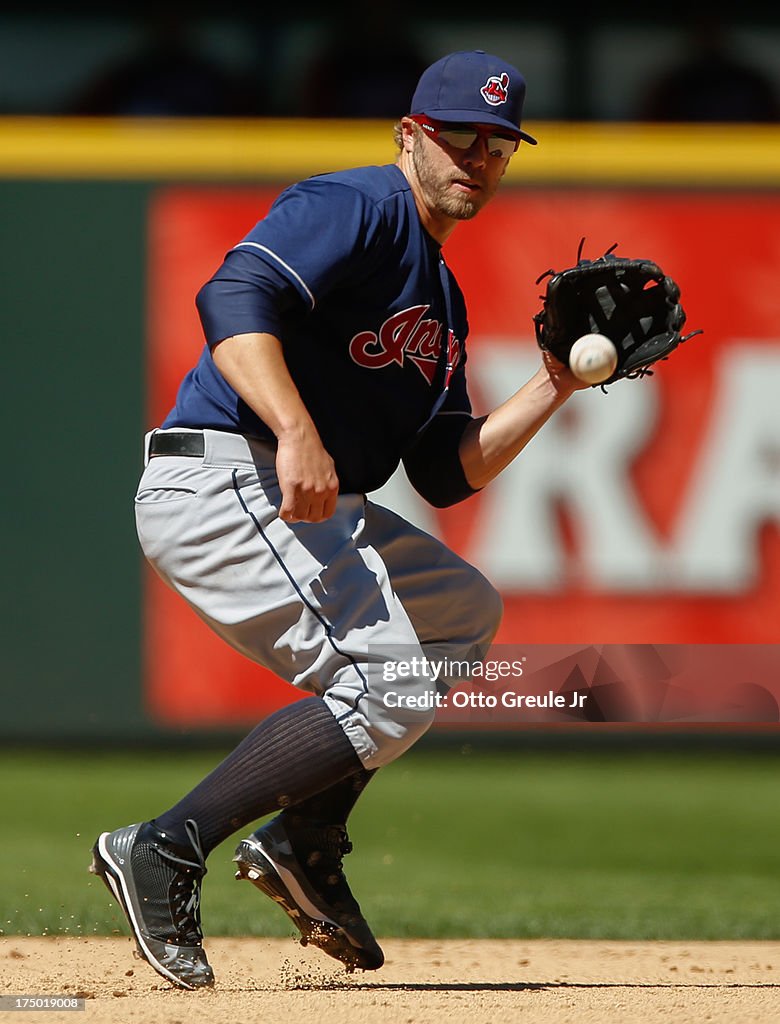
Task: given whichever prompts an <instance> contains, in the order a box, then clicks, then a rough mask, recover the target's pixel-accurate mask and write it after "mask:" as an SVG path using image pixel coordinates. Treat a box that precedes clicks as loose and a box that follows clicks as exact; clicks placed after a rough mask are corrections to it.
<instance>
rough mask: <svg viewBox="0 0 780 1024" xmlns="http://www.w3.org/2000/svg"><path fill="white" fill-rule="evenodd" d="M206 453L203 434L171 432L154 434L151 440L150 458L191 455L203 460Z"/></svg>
mask: <svg viewBox="0 0 780 1024" xmlns="http://www.w3.org/2000/svg"><path fill="white" fill-rule="evenodd" d="M205 452H206V441H205V439H204V437H203V434H199V433H189V432H184V431H182V432H181V433H177V432H176V431H169V432H168V433H166V434H152V436H151V439H150V440H149V458H150V459H151V458H154V456H155V455H191V456H194V457H199V458H202V457H203V455H204V454H205Z"/></svg>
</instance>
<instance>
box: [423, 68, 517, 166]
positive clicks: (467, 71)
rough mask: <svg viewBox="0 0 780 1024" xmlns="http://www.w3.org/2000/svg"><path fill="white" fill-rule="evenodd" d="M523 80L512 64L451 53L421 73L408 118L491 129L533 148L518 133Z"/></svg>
mask: <svg viewBox="0 0 780 1024" xmlns="http://www.w3.org/2000/svg"><path fill="white" fill-rule="evenodd" d="M524 99H525V79H524V78H523V76H522V75H521V74H520V72H519V71H518V70H517V68H515V67H512V65H511V64H507V62H506V61H505V60H502V59H501V58H500V57H494V56H493V54H490V53H485V51H484V50H460V51H458V52H457V53H450V54H449V55H448V56H446V57H442V58H441V60H437V61H436V63H435V64H431V66H430V67H429V68H427V69H426V70H425V71H423V73H422V75H421V76H420V80H419V82H418V83H417V88H416V89H415V92H414V96H412V109H411V110H410V111H409V113H410V114H427V115H428V117H431V118H433V119H434V120H436V121H465V122H469V123H472V124H494V125H496V126H498V127H500V128H506V129H508V130H509V131H511V132H514V133H515V134H516V135H519V136H520V137H521V138H522V139H525V141H526V142H530V143H531V144H532V145H533V146H535V145H536V139H535V138H534V137H533V136H532V135H529V134H528V133H527V132H524V131H522V130H521V128H520V118H521V117H522V113H523V100H524Z"/></svg>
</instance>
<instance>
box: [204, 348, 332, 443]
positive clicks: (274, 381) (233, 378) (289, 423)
mask: <svg viewBox="0 0 780 1024" xmlns="http://www.w3.org/2000/svg"><path fill="white" fill-rule="evenodd" d="M212 356H213V359H214V364H215V365H216V367H217V369H218V370H219V372H220V373H221V374H222V376H223V377H224V378H225V380H226V381H227V382H228V384H229V385H230V386H231V387H232V388H233V390H234V391H235V392H236V393H237V394H239V395H240V396H241V398H243V400H244V401H245V402H246V403H247V405H248V406H250V408H251V409H252V410H253V411H254V412H256V413H257V415H258V416H259V417H260V419H261V420H262V421H263V422H264V423H267V424H268V426H269V427H270V428H271V430H272V431H273V432H274V434H275V435H276V436H277V437H278V438H280V437H285V436H292V435H295V434H303V433H305V432H307V431H310V430H311V431H314V424H313V422H312V419H311V416H310V415H309V413H308V411H307V409H306V406H305V405H304V404H303V400H302V399H301V396H300V394H299V393H298V389H297V388H296V386H295V384H294V383H293V380H292V377H291V376H290V373H289V371H288V369H287V364H286V362H285V359H284V354H283V352H282V344H281V342H280V341H279V339H278V338H275V337H274V336H273V335H272V334H238V335H236V336H235V337H232V338H225V340H224V341H221V342H219V344H218V345H216V346H215V347H214V349H213V351H212ZM315 433H316V431H315Z"/></svg>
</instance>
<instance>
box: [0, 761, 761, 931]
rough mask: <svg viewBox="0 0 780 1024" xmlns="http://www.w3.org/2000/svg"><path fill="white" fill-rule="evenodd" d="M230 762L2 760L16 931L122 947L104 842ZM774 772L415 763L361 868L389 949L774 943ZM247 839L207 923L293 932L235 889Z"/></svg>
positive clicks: (6, 856) (372, 823)
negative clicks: (399, 944)
mask: <svg viewBox="0 0 780 1024" xmlns="http://www.w3.org/2000/svg"><path fill="white" fill-rule="evenodd" d="M219 756H220V755H218V754H215V753H214V752H210V753H206V754H195V753H180V752H177V753H171V754H161V753H148V752H138V753H132V754H128V753H117V754H111V755H109V754H103V755H100V754H82V755H76V754H67V755H66V754H40V753H33V752H24V753H19V752H7V753H5V754H2V755H0V779H1V780H2V781H0V808H1V809H2V810H1V812H0V813H2V839H1V840H0V929H2V931H3V932H4V933H5V934H32V935H41V934H43V933H47V934H63V933H65V934H82V935H83V934H111V933H112V932H117V931H118V932H120V933H122V934H125V933H126V926H125V922H124V918H123V917H122V915H121V914H120V913H119V912H118V911H117V909H116V906H115V905H114V903H113V902H112V901H111V899H110V897H109V894H108V892H107V891H106V890H105V888H104V887H103V885H102V883H100V882H99V881H98V880H97V879H95V878H93V876H91V875H89V874H88V873H87V864H88V862H89V860H90V853H89V851H90V847H91V845H92V842H93V840H94V838H95V836H96V834H97V833H98V832H100V831H101V830H103V829H112V828H116V827H118V826H120V825H124V824H128V823H129V822H131V821H137V820H141V819H144V818H148V817H151V816H153V815H154V814H155V813H158V812H160V811H162V810H163V809H165V807H166V806H169V805H170V804H172V803H173V802H174V801H175V800H176V799H177V798H178V797H179V796H180V795H182V794H183V793H184V792H186V791H187V790H188V789H189V788H191V786H192V785H193V784H194V783H195V782H197V781H198V780H199V779H200V777H201V776H202V775H203V774H205V772H206V771H208V769H209V768H210V767H211V766H212V765H214V764H215V763H216V762H217V761H218V760H219ZM778 768H780V759H778V758H777V757H776V756H772V755H771V754H755V755H751V754H744V753H698V754H695V755H694V754H688V755H686V754H684V753H669V752H668V751H662V752H653V753H636V754H633V753H631V752H625V751H617V752H609V753H604V752H601V753H580V754H572V753H566V752H561V751H555V750H551V751H549V752H539V751H536V752H531V753H527V754H523V753H513V752H510V753H507V752H503V753H502V752H492V753H488V752H481V751H480V752H472V753H470V754H468V755H464V754H462V753H458V752H441V751H434V752H431V751H423V752H419V753H418V752H417V751H411V752H410V753H408V754H406V755H405V756H404V757H403V758H401V759H400V760H399V761H398V762H396V763H395V764H393V765H391V766H389V767H388V768H386V769H384V770H383V771H381V772H379V773H378V774H377V776H376V778H375V779H374V780H373V781H372V782H371V785H370V787H369V789H368V790H367V791H366V794H365V796H364V797H363V799H362V800H361V801H360V803H359V804H358V806H357V808H356V810H355V812H354V813H353V815H352V818H351V820H350V834H351V837H352V839H353V841H354V843H355V853H354V854H353V855H352V856H351V857H349V858H348V859H347V862H346V867H347V871H348V875H349V879H350V883H351V885H352V888H353V891H354V892H355V893H356V895H357V896H358V898H359V899H360V901H361V905H362V907H363V910H364V912H365V913H366V916H367V917H368V918H369V919H370V921H371V922H372V924H373V925H374V927H375V930H376V932H377V934H379V935H384V936H391V935H392V936H429V937H469V936H471V937H479V936H484V937H489V936H493V937H528V938H531V937H570V938H578V937H587V938H607V939H620V938H623V939H637V940H638V939H655V938H665V939H740V938H742V939H767V938H773V939H777V938H780V915H778V913H777V905H778V895H779V893H778V869H779V867H780V864H779V851H780V794H779V793H778V778H777V776H778ZM242 833H243V830H242ZM242 833H239V835H240V834H242ZM236 838H238V836H236V837H233V838H231V839H230V840H229V841H227V842H226V843H224V844H223V845H222V846H221V847H219V848H218V849H217V850H215V851H214V853H213V854H212V856H211V857H210V858H209V862H208V863H209V874H208V877H207V878H206V881H205V883H204V890H203V908H202V913H203V924H204V929H205V930H206V932H207V934H209V935H244V934H249V935H268V936H284V935H289V934H291V929H290V928H289V927H288V925H287V919H286V917H285V916H284V915H283V914H282V912H281V911H280V910H279V909H278V908H277V907H275V906H274V905H273V904H271V903H270V902H269V901H267V900H265V899H263V897H262V896H260V895H259V894H258V893H257V892H255V891H254V890H253V889H252V888H251V887H250V886H249V885H247V884H246V883H243V882H242V883H238V882H235V881H234V880H233V874H232V868H231V863H230V859H231V856H232V852H233V847H234V845H235V839H236Z"/></svg>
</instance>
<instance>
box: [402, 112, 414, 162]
mask: <svg viewBox="0 0 780 1024" xmlns="http://www.w3.org/2000/svg"><path fill="white" fill-rule="evenodd" d="M416 130H417V125H416V124H415V122H414V121H413V120H412V119H411V117H402V118H401V147H402V148H403V149H404V150H406V152H407V153H411V151H412V147H413V145H414V136H415V132H416Z"/></svg>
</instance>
